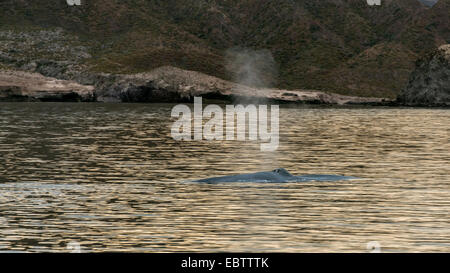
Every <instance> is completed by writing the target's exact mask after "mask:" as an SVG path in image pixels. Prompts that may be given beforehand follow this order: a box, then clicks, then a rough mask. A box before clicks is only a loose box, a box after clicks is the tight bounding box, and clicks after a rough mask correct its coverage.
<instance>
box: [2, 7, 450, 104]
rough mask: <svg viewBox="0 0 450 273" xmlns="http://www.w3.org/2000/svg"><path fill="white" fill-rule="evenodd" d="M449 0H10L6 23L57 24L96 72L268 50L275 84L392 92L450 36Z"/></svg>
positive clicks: (188, 64)
mask: <svg viewBox="0 0 450 273" xmlns="http://www.w3.org/2000/svg"><path fill="white" fill-rule="evenodd" d="M449 3H450V0H441V1H439V3H437V4H436V5H435V6H433V7H432V8H426V7H425V6H423V5H422V4H420V3H419V2H418V1H416V0H383V1H382V6H380V7H371V6H368V5H367V3H366V1H364V0H321V1H309V0H296V1H294V0H279V1H270V0H228V1H225V0H222V1H212V0H184V1H179V0H148V1H146V0H124V1H107V0H90V1H82V5H81V6H79V7H69V6H68V5H67V4H66V1H65V0H48V1H23V0H21V1H18V0H4V1H2V2H1V3H0V5H1V8H2V9H1V11H0V15H1V16H0V26H1V27H0V28H2V29H8V30H9V29H15V30H16V32H19V33H20V32H21V31H23V30H24V29H30V28H31V29H36V28H38V29H49V28H55V27H61V28H63V29H65V30H67V31H68V32H69V33H71V35H75V36H78V37H79V39H78V40H80V41H81V43H83V44H84V45H85V46H87V47H88V48H89V53H90V55H91V56H92V57H91V58H87V59H84V60H85V61H84V62H85V63H86V64H88V65H89V67H90V69H91V70H94V71H103V72H120V73H135V72H144V71H149V70H151V69H153V68H156V67H159V66H163V65H172V66H177V67H180V68H185V69H190V70H196V71H201V72H204V73H207V74H210V75H214V76H218V77H221V78H225V79H232V78H233V77H232V74H230V73H229V72H227V71H226V69H225V61H224V56H225V52H226V50H227V49H228V48H232V47H235V46H241V47H248V48H254V49H268V50H270V52H271V53H272V54H273V56H274V58H275V60H276V62H277V64H278V66H279V73H278V84H277V87H281V88H291V89H295V88H311V89H323V90H331V91H336V92H340V93H343V94H354V95H367V96H389V97H394V96H395V95H396V94H397V93H398V92H399V91H400V90H401V89H402V88H403V86H404V85H405V84H406V81H407V78H408V74H409V72H410V71H411V70H412V68H413V64H414V60H415V59H416V58H417V57H418V56H419V55H421V54H423V53H424V52H427V51H429V50H431V49H433V48H436V47H437V46H439V45H441V44H445V43H449V42H450V34H449V29H450V27H449V22H448V20H449V19H448V18H449V16H448V14H449V13H450V7H449ZM67 43H69V44H70V43H71V41H67ZM45 46H47V47H48V45H41V44H39V43H38V44H36V45H35V48H36V50H37V51H39V49H40V48H39V47H45ZM44 49H45V48H44ZM0 50H1V47H0ZM18 51H19V52H20V49H18ZM0 53H1V52H0ZM8 54H9V56H10V57H12V58H16V57H17V54H16V53H14V52H13V53H11V52H8ZM26 55H27V53H26V51H22V55H21V57H24V58H27V56H26ZM0 56H1V55H0ZM32 58H36V56H33V57H29V59H32ZM23 62H26V61H23Z"/></svg>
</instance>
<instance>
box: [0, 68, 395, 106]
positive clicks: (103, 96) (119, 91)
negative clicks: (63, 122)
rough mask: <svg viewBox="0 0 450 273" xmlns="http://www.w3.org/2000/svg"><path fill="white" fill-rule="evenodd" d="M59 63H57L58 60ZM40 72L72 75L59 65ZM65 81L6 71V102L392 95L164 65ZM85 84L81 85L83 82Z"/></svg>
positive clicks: (328, 99) (327, 100) (0, 76)
mask: <svg viewBox="0 0 450 273" xmlns="http://www.w3.org/2000/svg"><path fill="white" fill-rule="evenodd" d="M53 65H54V64H53ZM43 67H44V66H43V65H42V64H40V65H37V69H36V71H41V72H44V73H43V74H47V75H48V74H53V75H55V76H59V78H69V77H68V76H67V75H66V74H58V73H55V70H54V69H53V70H51V69H48V67H47V71H45V70H44V71H42V70H43ZM70 78H73V79H76V80H61V79H57V78H55V77H50V76H43V75H42V74H40V73H36V72H24V71H14V70H0V101H90V102H94V101H95V102H145V103H152V102H155V103H156V102H191V101H193V98H194V97H196V96H201V97H204V98H206V99H214V100H223V101H234V102H261V101H266V102H267V101H269V102H278V103H300V104H330V105H347V104H365V105H369V104H374V105H380V104H388V103H392V100H389V99H385V98H369V97H356V96H344V95H339V94H335V93H328V92H322V91H316V90H281V89H271V88H253V87H249V86H245V85H241V84H236V83H233V82H229V81H225V80H222V79H219V78H216V77H213V76H208V75H205V74H203V73H199V72H195V71H188V70H182V69H179V68H175V67H170V66H164V67H160V68H157V69H155V70H153V71H150V72H147V73H139V74H132V75H120V74H81V73H76V74H73V75H72V76H71V77H70ZM80 82H81V83H84V84H81V83H80Z"/></svg>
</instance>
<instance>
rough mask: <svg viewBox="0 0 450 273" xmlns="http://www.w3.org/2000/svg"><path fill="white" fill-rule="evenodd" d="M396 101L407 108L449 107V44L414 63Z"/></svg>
mask: <svg viewBox="0 0 450 273" xmlns="http://www.w3.org/2000/svg"><path fill="white" fill-rule="evenodd" d="M397 101H398V102H399V103H401V104H404V105H409V106H450V44H448V45H443V46H441V47H439V49H437V50H436V51H434V52H432V53H430V54H428V55H427V56H425V57H424V58H422V59H419V60H418V61H417V62H416V69H415V70H414V71H413V73H412V74H411V76H410V79H409V83H408V85H407V87H406V89H405V90H403V92H402V93H401V94H400V96H399V97H398V99H397Z"/></svg>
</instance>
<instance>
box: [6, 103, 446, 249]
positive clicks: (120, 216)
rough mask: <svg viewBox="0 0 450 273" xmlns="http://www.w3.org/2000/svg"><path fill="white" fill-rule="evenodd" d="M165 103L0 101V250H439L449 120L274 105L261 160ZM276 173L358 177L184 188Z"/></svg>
mask: <svg viewBox="0 0 450 273" xmlns="http://www.w3.org/2000/svg"><path fill="white" fill-rule="evenodd" d="M172 106H173V105H145V104H59V103H36V104H28V103H18V104H15V103H2V104H0V163H1V164H0V251H68V250H67V244H69V243H70V242H78V243H79V244H80V245H81V250H82V251H147V252H151V251H158V252H167V251H169V252H170V251H189V250H190V251H289V252H304V251H309V252H323V251H366V244H367V243H368V242H370V241H378V242H379V243H380V244H381V247H382V251H408V252H414V251H450V218H449V216H448V215H449V211H450V177H449V175H450V154H449V151H450V144H449V133H450V122H449V121H450V111H449V110H439V109H392V108H387V109H383V108H366V109H342V108H341V109H339V108H297V109H290V108H282V109H281V111H280V148H279V149H278V151H277V152H274V153H265V152H261V151H260V146H259V143H243V142H233V141H232V142H227V141H223V142H176V141H174V140H172V139H171V138H170V126H171V120H170V118H169V117H170V110H171V108H172ZM278 167H284V168H286V169H287V170H289V171H290V172H291V173H293V174H295V175H300V174H342V175H351V176H356V177H360V178H361V179H357V180H350V181H337V182H306V183H288V184H267V183H237V184H234V183H233V184H214V185H211V184H198V183H190V182H188V180H193V179H198V178H206V177H211V176H221V175H229V174H238V173H248V172H256V171H262V170H272V169H275V168H278Z"/></svg>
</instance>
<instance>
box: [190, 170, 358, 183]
mask: <svg viewBox="0 0 450 273" xmlns="http://www.w3.org/2000/svg"><path fill="white" fill-rule="evenodd" d="M355 178H356V177H353V176H342V175H332V174H308V175H301V176H296V175H292V174H291V173H289V172H288V171H287V170H285V169H283V168H279V169H275V170H273V171H270V172H257V173H250V174H238V175H229V176H221V177H212V178H206V179H200V180H194V181H193V182H199V183H226V182H261V183H286V182H308V181H339V180H350V179H355Z"/></svg>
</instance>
